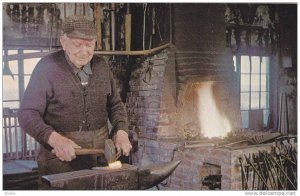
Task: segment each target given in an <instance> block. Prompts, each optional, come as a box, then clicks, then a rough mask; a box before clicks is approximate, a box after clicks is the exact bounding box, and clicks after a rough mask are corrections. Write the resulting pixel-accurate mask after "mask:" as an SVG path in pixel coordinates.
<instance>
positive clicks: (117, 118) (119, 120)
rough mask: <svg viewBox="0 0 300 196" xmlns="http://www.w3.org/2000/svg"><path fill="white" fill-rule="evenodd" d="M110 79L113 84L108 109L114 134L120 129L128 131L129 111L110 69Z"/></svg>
mask: <svg viewBox="0 0 300 196" xmlns="http://www.w3.org/2000/svg"><path fill="white" fill-rule="evenodd" d="M109 80H110V85H111V93H110V94H109V96H108V102H107V110H108V117H109V120H110V122H111V124H112V127H113V130H112V131H113V134H115V133H116V132H117V131H118V130H124V131H126V132H127V133H128V122H127V112H126V109H125V105H124V104H123V102H122V100H121V98H120V94H119V91H118V89H117V85H116V81H115V79H114V78H113V74H112V72H111V71H109Z"/></svg>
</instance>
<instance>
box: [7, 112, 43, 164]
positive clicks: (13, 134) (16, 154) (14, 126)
mask: <svg viewBox="0 0 300 196" xmlns="http://www.w3.org/2000/svg"><path fill="white" fill-rule="evenodd" d="M2 120H3V130H2V149H3V150H2V152H3V160H4V161H6V160H37V151H38V143H37V142H36V141H35V140H34V139H33V138H32V137H31V136H29V135H28V134H26V133H25V132H24V131H23V130H22V129H21V127H20V126H19V123H18V119H17V109H10V108H3V119H2Z"/></svg>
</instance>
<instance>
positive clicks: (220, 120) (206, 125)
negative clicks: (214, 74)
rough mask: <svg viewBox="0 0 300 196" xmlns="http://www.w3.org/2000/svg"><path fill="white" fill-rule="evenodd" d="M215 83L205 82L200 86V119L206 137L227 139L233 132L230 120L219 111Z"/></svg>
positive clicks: (198, 92) (198, 90)
mask: <svg viewBox="0 0 300 196" xmlns="http://www.w3.org/2000/svg"><path fill="white" fill-rule="evenodd" d="M213 85H214V82H205V83H202V84H200V85H199V86H198V89H197V94H198V96H197V97H198V103H199V104H198V108H197V111H198V119H199V120H200V129H201V133H202V134H203V136H204V137H208V138H212V137H221V138H223V137H225V136H226V135H227V133H229V132H230V131H231V125H230V122H229V121H228V119H227V118H226V117H225V116H224V115H222V114H221V112H220V111H219V109H218V107H217V104H216V101H215V98H214V96H213Z"/></svg>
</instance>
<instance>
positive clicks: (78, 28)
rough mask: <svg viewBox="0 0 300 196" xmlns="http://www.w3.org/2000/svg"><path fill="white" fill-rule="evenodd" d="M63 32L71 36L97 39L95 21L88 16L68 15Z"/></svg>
mask: <svg viewBox="0 0 300 196" xmlns="http://www.w3.org/2000/svg"><path fill="white" fill-rule="evenodd" d="M63 33H65V34H67V36H68V37H70V38H79V39H95V40H96V39H97V31H96V27H95V24H94V21H93V19H92V18H90V17H88V16H81V15H72V16H68V17H67V18H66V19H65V22H64V26H63Z"/></svg>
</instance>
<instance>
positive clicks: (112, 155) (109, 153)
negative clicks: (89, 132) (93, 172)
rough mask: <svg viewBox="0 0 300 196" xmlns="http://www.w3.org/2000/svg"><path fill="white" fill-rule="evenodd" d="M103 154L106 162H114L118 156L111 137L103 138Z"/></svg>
mask: <svg viewBox="0 0 300 196" xmlns="http://www.w3.org/2000/svg"><path fill="white" fill-rule="evenodd" d="M104 156H105V158H106V161H107V162H108V163H112V162H115V161H116V160H117V159H118V158H119V157H120V156H119V154H118V153H117V151H116V147H115V144H114V142H113V141H112V140H111V139H107V140H105V148H104Z"/></svg>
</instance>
